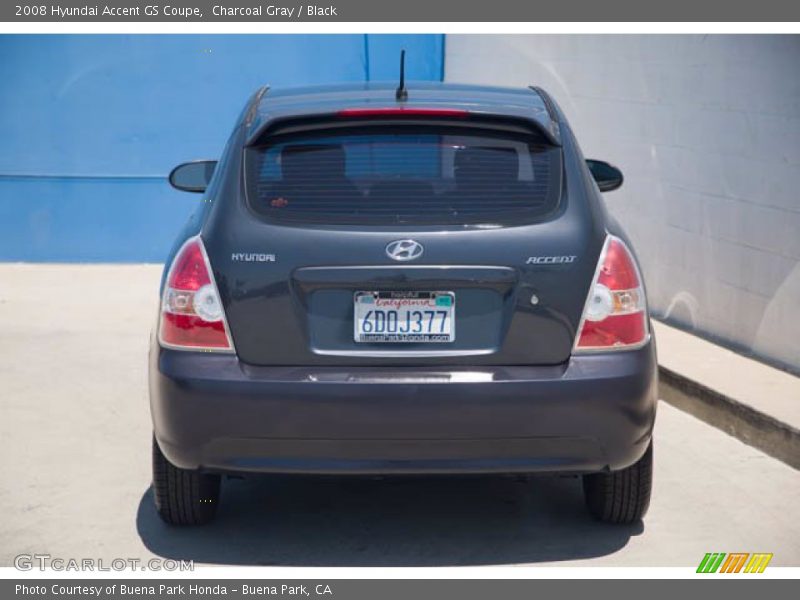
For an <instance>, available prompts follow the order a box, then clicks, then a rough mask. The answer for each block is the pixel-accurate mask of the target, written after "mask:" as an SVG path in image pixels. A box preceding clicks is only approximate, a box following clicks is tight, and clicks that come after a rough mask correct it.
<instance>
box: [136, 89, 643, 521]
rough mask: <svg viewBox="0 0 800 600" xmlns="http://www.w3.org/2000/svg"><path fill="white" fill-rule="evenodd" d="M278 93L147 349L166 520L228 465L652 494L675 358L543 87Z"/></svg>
mask: <svg viewBox="0 0 800 600" xmlns="http://www.w3.org/2000/svg"><path fill="white" fill-rule="evenodd" d="M394 87H395V86H393V85H389V84H358V85H342V86H334V87H318V88H305V89H298V90H287V91H272V90H268V89H267V88H264V89H262V90H259V91H258V92H257V93H256V94H255V95H254V96H253V97H252V98H251V100H250V101H249V102H248V104H247V106H246V107H245V110H244V111H243V113H242V115H241V117H240V118H239V119H238V121H237V124H236V126H235V128H234V130H233V133H232V135H231V136H230V139H229V141H228V143H227V146H226V148H225V150H224V152H223V155H222V157H221V159H220V160H219V162H218V163H217V162H211V161H201V162H193V163H186V164H184V165H181V166H179V167H177V168H176V169H175V170H173V172H172V173H171V175H170V181H171V182H172V184H173V185H174V186H175V187H177V188H179V189H183V190H188V191H196V192H204V193H205V198H204V199H205V202H202V203H201V204H200V205H199V208H198V210H197V211H196V212H195V214H194V215H193V216H192V218H191V219H190V221H189V223H188V224H187V226H186V228H185V230H184V231H183V232H182V233H181V235H180V237H179V238H178V239H177V241H176V243H175V246H174V248H173V251H172V253H171V256H170V258H169V260H168V262H167V267H166V269H165V273H164V276H163V280H162V293H161V307H160V314H159V318H158V324H157V328H156V332H155V334H154V335H153V339H152V346H151V353H150V400H151V410H152V416H153V425H154V440H153V489H154V495H155V502H156V506H157V509H158V512H159V514H160V515H161V517H162V518H163V519H164V520H165V521H167V522H168V523H173V524H199V523H204V522H207V521H209V520H210V519H211V518H212V517H213V516H214V514H215V511H216V508H217V502H218V498H219V491H220V479H221V475H223V474H226V473H229V474H233V473H236V474H241V473H327V474H336V473H340V474H403V473H414V474H423V473H438V474H447V473H489V472H493V473H541V472H556V473H567V474H575V475H580V476H582V477H583V488H584V492H585V497H586V502H587V506H588V508H589V511H590V512H591V513H592V514H593V515H594V516H595V517H597V518H598V519H601V520H604V521H609V522H614V523H629V522H632V521H636V520H638V519H640V518H641V517H642V516H643V515H644V513H645V512H646V510H647V507H648V504H649V501H650V489H651V473H652V442H651V436H652V431H653V423H654V420H655V412H656V355H655V344H654V341H653V339H652V337H651V333H650V325H649V317H648V313H647V305H646V300H645V294H644V288H643V280H642V276H641V273H640V272H639V269H638V266H637V261H636V258H635V256H634V254H633V252H632V250H631V245H630V243H629V241H628V239H627V237H626V235H625V233H624V232H623V231H622V229H621V228H620V226H619V225H618V224H617V223H616V222H615V221H614V219H613V218H611V217H610V216H609V215H608V213H607V212H606V210H605V207H604V204H603V202H602V200H601V197H600V192H601V191H608V190H612V189H615V188H617V187H619V185H621V183H622V175H621V173H620V172H619V171H618V170H617V169H616V168H614V167H612V166H611V165H609V164H607V163H604V162H600V161H586V160H584V158H583V156H582V155H581V151H580V149H579V147H578V144H577V142H576V140H575V138H574V136H573V133H572V131H571V130H570V127H569V125H568V123H567V121H566V120H565V118H564V115H563V113H562V112H561V110H560V109H559V107H558V106H557V105H556V103H555V102H554V101H553V100H552V99H551V98H550V97H549V96H548V95H547V94H546V93H545V92H544V91H543V90H541V89H538V88H529V89H519V90H516V89H501V88H488V87H473V86H464V85H452V84H430V83H425V84H413V85H409V86H408V88H407V89H406V88H405V87H402V89H397V90H395V89H394Z"/></svg>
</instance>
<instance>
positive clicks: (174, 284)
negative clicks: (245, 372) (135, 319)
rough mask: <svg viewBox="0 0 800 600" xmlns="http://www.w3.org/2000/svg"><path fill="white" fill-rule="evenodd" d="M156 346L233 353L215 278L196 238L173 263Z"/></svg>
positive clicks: (200, 241) (162, 302) (190, 240)
mask: <svg viewBox="0 0 800 600" xmlns="http://www.w3.org/2000/svg"><path fill="white" fill-rule="evenodd" d="M158 340H159V343H160V344H161V345H162V346H164V347H167V348H176V349H182V350H206V351H215V352H233V344H232V342H231V337H230V332H229V331H228V326H227V324H226V323H225V314H224V311H223V309H222V302H221V301H220V297H219V292H218V291H217V286H216V284H215V283H214V275H213V274H212V272H211V267H210V265H209V263H208V256H207V255H206V251H205V248H204V247H203V242H202V240H201V239H200V237H199V236H195V237H193V238H190V239H189V240H187V241H186V243H185V244H184V245H183V246H182V247H181V249H180V250H179V251H178V253H177V254H176V255H175V259H174V260H173V261H172V266H171V267H170V270H169V274H168V275H167V281H166V284H165V287H164V297H163V299H162V301H161V322H160V324H159V330H158Z"/></svg>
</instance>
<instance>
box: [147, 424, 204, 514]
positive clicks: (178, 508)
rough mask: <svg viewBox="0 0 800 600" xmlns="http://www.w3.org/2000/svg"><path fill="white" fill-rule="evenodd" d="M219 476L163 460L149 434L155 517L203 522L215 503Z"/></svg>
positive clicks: (164, 458) (159, 449)
mask: <svg viewBox="0 0 800 600" xmlns="http://www.w3.org/2000/svg"><path fill="white" fill-rule="evenodd" d="M219 488H220V476H219V475H209V474H208V473H201V472H199V471H189V470H187V469H181V468H178V467H176V466H175V465H173V464H172V463H171V462H169V461H168V460H167V458H166V457H165V456H164V454H163V453H162V452H161V448H159V447H158V443H157V442H156V439H155V436H154V437H153V498H154V499H155V504H156V511H158V516H159V517H161V519H162V520H163V521H164V522H165V523H168V524H170V525H203V524H205V523H208V522H210V521H211V520H213V518H214V516H215V515H216V512H217V504H218V503H219Z"/></svg>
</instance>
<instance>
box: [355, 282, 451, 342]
mask: <svg viewBox="0 0 800 600" xmlns="http://www.w3.org/2000/svg"><path fill="white" fill-rule="evenodd" d="M370 312H371V313H372V314H371V315H370V314H369V313H370ZM379 313H382V314H383V317H382V318H381V317H379ZM392 313H394V318H392ZM431 313H433V314H431ZM368 323H369V325H368ZM390 329H391V331H390ZM455 339H456V294H455V292H453V291H442V290H437V291H428V290H423V291H418V290H413V291H412V290H402V291H375V290H369V291H357V292H355V293H354V294H353V341H354V342H355V343H357V344H387V343H388V344H450V343H453V342H454V341H455Z"/></svg>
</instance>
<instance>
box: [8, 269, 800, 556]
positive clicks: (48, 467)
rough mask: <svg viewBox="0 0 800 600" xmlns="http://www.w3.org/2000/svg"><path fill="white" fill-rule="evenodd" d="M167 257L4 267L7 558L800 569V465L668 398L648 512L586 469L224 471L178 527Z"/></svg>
mask: <svg viewBox="0 0 800 600" xmlns="http://www.w3.org/2000/svg"><path fill="white" fill-rule="evenodd" d="M159 272H160V268H159V267H155V266H120V265H113V266H63V265H62V266H53V265H37V266H32V265H0V390H2V391H1V392H0V394H1V395H0V407H1V409H2V412H1V413H0V414H2V417H1V418H0V481H2V482H3V485H2V486H0V565H2V566H7V565H10V564H11V563H12V560H13V557H14V556H15V555H16V554H20V553H49V554H51V555H53V556H59V557H63V558H81V557H92V558H104V559H107V560H109V561H110V560H111V559H112V558H116V557H120V558H130V557H141V558H149V557H152V556H153V555H158V556H162V557H169V558H182V559H194V560H195V562H196V563H198V564H200V563H214V564H228V565H250V564H260V565H297V566H315V565H321V566H338V565H347V566H376V565H381V566H436V565H489V564H538V565H543V564H559V565H580V566H589V565H604V566H695V565H697V564H698V563H699V561H700V559H701V558H702V557H703V555H704V554H705V553H706V552H711V551H715V552H773V553H774V555H775V557H774V559H773V562H772V565H784V566H800V504H799V503H798V502H797V499H798V498H800V471H797V470H794V469H792V468H790V467H788V466H787V465H785V464H784V463H782V462H779V461H777V460H775V459H772V458H770V457H768V456H766V455H765V454H762V453H761V452H759V451H758V450H755V449H753V448H751V447H749V446H746V445H744V444H742V443H741V442H739V441H738V440H736V439H734V438H732V437H729V436H728V435H726V434H724V433H722V432H720V431H718V430H716V429H714V428H713V427H710V426H708V425H706V424H704V423H702V422H700V421H698V420H696V419H695V418H693V417H691V416H689V415H687V414H685V413H682V412H680V411H678V410H677V409H675V408H673V407H671V406H669V405H666V404H664V403H662V404H661V406H660V408H659V411H660V412H659V415H658V422H657V426H656V446H655V449H656V458H655V464H656V470H655V490H654V497H653V504H652V507H651V510H650V513H649V514H648V515H647V517H646V518H645V520H644V523H640V524H636V525H633V526H629V527H613V526H607V525H602V524H599V523H595V522H593V521H592V520H591V519H590V518H589V517H588V516H587V515H586V513H585V512H584V509H583V500H582V497H581V491H580V485H579V483H578V481H577V480H575V479H565V478H535V479H532V480H530V481H523V480H517V479H513V478H503V477H474V478H458V479H453V478H449V479H448V478H440V477H436V478H413V479H386V480H370V479H336V478H319V477H318V478H313V477H295V478H291V477H269V478H261V479H256V480H230V481H226V482H225V487H224V491H223V498H222V506H221V510H220V514H219V518H218V520H217V521H216V522H215V523H214V524H212V525H210V526H208V527H204V528H198V529H172V528H168V527H166V526H164V525H163V524H162V523H161V522H160V521H159V520H158V518H157V516H156V514H155V510H154V509H153V505H152V498H151V493H150V491H149V480H150V465H149V459H150V454H149V453H150V417H149V412H148V403H147V392H146V386H145V379H146V361H145V357H146V351H147V338H148V335H149V331H150V327H151V325H152V321H153V318H154V316H155V312H156V308H157V299H156V294H157V292H156V288H157V284H158V278H159Z"/></svg>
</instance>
